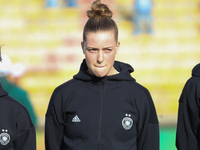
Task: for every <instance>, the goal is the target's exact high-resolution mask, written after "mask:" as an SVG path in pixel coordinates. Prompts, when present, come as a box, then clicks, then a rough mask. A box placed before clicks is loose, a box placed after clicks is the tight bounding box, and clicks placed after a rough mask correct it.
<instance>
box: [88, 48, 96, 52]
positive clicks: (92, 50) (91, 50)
mask: <svg viewBox="0 0 200 150" xmlns="http://www.w3.org/2000/svg"><path fill="white" fill-rule="evenodd" d="M88 51H89V52H96V51H97V49H88Z"/></svg>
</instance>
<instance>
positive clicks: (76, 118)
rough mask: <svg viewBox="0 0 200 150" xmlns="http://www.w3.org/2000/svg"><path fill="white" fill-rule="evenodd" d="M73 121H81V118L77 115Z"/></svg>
mask: <svg viewBox="0 0 200 150" xmlns="http://www.w3.org/2000/svg"><path fill="white" fill-rule="evenodd" d="M72 122H81V120H80V119H79V117H78V116H77V115H76V116H75V117H74V118H73V119H72Z"/></svg>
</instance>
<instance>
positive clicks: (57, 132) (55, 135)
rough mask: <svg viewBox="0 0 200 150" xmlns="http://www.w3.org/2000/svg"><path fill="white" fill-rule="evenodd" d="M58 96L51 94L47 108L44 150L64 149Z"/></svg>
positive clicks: (60, 104) (62, 124) (62, 125)
mask: <svg viewBox="0 0 200 150" xmlns="http://www.w3.org/2000/svg"><path fill="white" fill-rule="evenodd" d="M61 99H62V98H61V96H60V95H59V94H57V95H56V94H55V93H54V94H53V95H52V97H51V100H50V103H49V106H48V110H47V113H46V120H45V147H46V150H62V149H64V146H63V145H64V143H63V135H64V121H63V119H62V112H61V110H62V107H61V106H62V102H61Z"/></svg>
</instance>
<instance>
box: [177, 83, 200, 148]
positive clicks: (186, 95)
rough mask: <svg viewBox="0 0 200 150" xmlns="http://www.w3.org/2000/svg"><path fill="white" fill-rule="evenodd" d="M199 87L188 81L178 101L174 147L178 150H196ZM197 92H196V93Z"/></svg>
mask: <svg viewBox="0 0 200 150" xmlns="http://www.w3.org/2000/svg"><path fill="white" fill-rule="evenodd" d="M198 88H199V87H198V86H197V85H196V82H193V81H192V80H189V81H188V82H187V83H186V84H185V87H184V88H183V91H182V94H181V96H180V99H179V110H178V123H177V133H176V147H177V149H178V150H188V149H191V150H197V149H198V141H199V138H198V135H199V133H198V128H199V123H200V122H199V98H200V97H199V95H198V94H199V93H200V92H199V91H200V90H199V89H198ZM197 91H198V92H197Z"/></svg>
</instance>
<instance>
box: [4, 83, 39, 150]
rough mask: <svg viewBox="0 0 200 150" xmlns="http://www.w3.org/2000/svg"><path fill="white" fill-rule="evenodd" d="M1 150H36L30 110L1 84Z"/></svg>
mask: <svg viewBox="0 0 200 150" xmlns="http://www.w3.org/2000/svg"><path fill="white" fill-rule="evenodd" d="M0 114H1V115H0V150H36V135H35V127H34V126H33V123H32V121H31V118H30V115H29V113H28V110H27V109H26V108H25V107H24V106H23V105H21V104H20V103H19V102H18V101H17V100H15V99H13V98H12V97H10V96H8V93H7V92H6V91H5V90H4V89H3V88H2V86H1V84H0Z"/></svg>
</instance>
